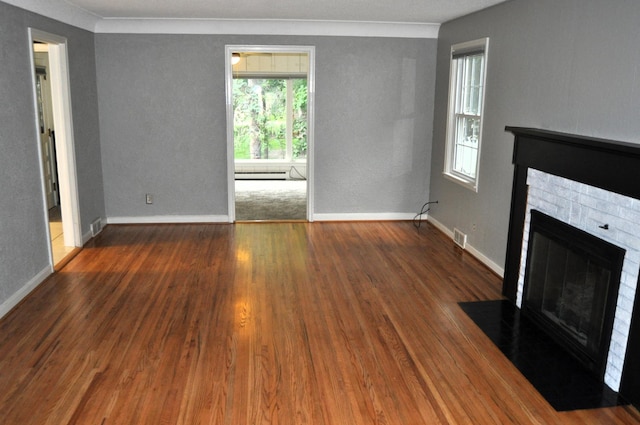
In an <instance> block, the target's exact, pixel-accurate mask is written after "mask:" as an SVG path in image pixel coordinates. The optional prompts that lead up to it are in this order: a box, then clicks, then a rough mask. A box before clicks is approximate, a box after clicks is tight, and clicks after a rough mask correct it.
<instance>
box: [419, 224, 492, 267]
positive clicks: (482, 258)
mask: <svg viewBox="0 0 640 425" xmlns="http://www.w3.org/2000/svg"><path fill="white" fill-rule="evenodd" d="M428 221H429V223H431V224H433V225H434V226H435V227H436V228H437V229H438V230H440V231H441V232H442V233H444V234H445V235H447V236H448V237H450V238H451V239H452V240H453V230H450V229H449V228H447V227H446V226H445V225H444V224H442V223H440V222H439V221H438V220H436V219H435V218H433V217H429V219H428ZM465 251H468V252H469V254H471V255H473V256H474V257H476V258H477V259H478V260H479V261H480V262H481V263H482V264H484V265H485V266H487V267H489V268H490V269H491V270H492V271H493V272H494V273H495V274H497V275H498V276H500V277H504V268H503V267H501V266H499V265H498V264H497V263H495V262H494V261H492V260H491V259H489V258H488V257H487V256H486V255H484V254H483V253H482V252H480V251H478V250H477V249H476V248H474V247H473V246H472V245H470V244H469V243H467V245H466V247H465Z"/></svg>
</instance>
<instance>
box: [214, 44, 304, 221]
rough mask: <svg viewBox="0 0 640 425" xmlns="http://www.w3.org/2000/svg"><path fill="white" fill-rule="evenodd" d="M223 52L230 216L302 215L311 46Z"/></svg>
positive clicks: (244, 218)
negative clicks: (224, 61)
mask: <svg viewBox="0 0 640 425" xmlns="http://www.w3.org/2000/svg"><path fill="white" fill-rule="evenodd" d="M226 54H227V68H228V69H227V113H228V116H227V122H228V127H229V130H228V138H229V144H228V146H229V151H230V158H229V181H230V185H229V194H230V196H229V205H230V208H229V210H230V211H229V212H230V214H229V216H230V221H236V220H241V221H264V220H267V221H271V220H310V217H311V214H310V212H311V208H310V205H311V203H310V200H311V199H312V197H311V196H310V194H311V192H312V185H311V181H312V179H311V177H312V173H311V168H312V167H311V153H312V149H311V146H312V136H313V131H312V130H313V118H312V117H313V48H312V47H296V46H227V50H226Z"/></svg>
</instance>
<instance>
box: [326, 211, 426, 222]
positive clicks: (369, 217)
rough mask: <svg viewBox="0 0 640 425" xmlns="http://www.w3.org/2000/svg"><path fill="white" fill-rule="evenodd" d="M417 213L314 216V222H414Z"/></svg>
mask: <svg viewBox="0 0 640 425" xmlns="http://www.w3.org/2000/svg"><path fill="white" fill-rule="evenodd" d="M415 216H416V215H415V213H344V214H340V213H338V214H331V213H329V214H314V215H313V221H401V220H413V218H414V217H415Z"/></svg>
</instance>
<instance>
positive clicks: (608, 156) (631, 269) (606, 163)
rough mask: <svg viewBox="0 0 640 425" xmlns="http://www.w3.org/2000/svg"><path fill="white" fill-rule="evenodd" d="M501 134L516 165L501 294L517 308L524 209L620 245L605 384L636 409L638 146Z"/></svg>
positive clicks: (542, 133)
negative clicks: (510, 143)
mask: <svg viewBox="0 0 640 425" xmlns="http://www.w3.org/2000/svg"><path fill="white" fill-rule="evenodd" d="M506 130H507V131H510V132H512V133H513V134H514V135H515V145H514V155H513V161H514V165H515V168H514V180H513V192H512V200H511V217H510V223H509V236H508V241H507V258H506V263H505V275H504V281H503V294H504V295H505V296H506V297H507V298H508V299H509V300H510V301H512V302H513V303H514V304H516V305H517V306H520V305H521V300H522V289H523V282H524V264H525V263H526V252H527V242H528V227H529V217H530V214H529V212H530V210H531V209H537V210H540V211H541V212H544V213H545V214H548V215H550V216H552V217H555V218H557V219H560V220H561V221H564V222H566V223H568V224H570V225H572V226H574V227H577V228H579V229H581V230H584V231H586V232H588V233H591V234H593V235H595V236H597V237H599V238H602V239H604V240H607V241H609V242H612V243H614V244H615V245H618V246H620V247H622V248H624V249H625V250H626V251H627V252H626V255H625V260H624V265H623V274H622V278H621V281H620V290H619V293H618V300H617V307H616V312H615V320H614V328H613V333H612V338H611V344H610V348H609V355H608V357H607V367H606V372H605V377H604V380H605V383H606V384H607V385H609V386H610V387H611V388H613V389H614V390H619V392H620V394H621V395H622V396H624V397H625V398H626V399H627V400H629V401H630V402H632V403H633V404H634V405H636V406H639V405H640V364H639V363H640V362H638V361H635V362H634V361H632V359H634V358H635V359H637V358H640V323H638V322H639V321H640V318H637V317H636V316H639V317H640V314H637V313H638V312H639V311H640V305H639V302H640V291H636V287H637V285H638V275H639V272H640V145H634V144H629V143H622V142H616V141H609V140H603V139H595V138H590V137H583V136H576V135H570V134H563V133H557V132H551V131H546V130H536V129H527V128H519V127H507V128H506ZM605 225H607V226H605ZM601 226H602V227H601ZM603 227H608V228H607V229H605V228H603ZM625 359H626V360H625ZM634 363H635V364H634Z"/></svg>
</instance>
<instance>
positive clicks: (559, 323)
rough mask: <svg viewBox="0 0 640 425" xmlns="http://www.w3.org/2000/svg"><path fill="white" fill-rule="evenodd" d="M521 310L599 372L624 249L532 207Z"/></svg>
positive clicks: (606, 344) (602, 367)
mask: <svg viewBox="0 0 640 425" xmlns="http://www.w3.org/2000/svg"><path fill="white" fill-rule="evenodd" d="M527 251H528V252H527V264H526V269H525V270H526V271H525V283H524V293H523V303H522V311H523V314H525V315H526V316H527V317H529V318H530V319H531V320H532V321H533V322H535V323H536V324H538V326H540V327H541V328H542V329H543V330H544V331H546V332H547V333H548V334H549V335H550V336H551V337H552V338H554V339H555V340H556V342H558V343H559V344H560V345H562V346H563V347H564V348H565V349H566V350H567V351H569V353H571V354H572V355H573V356H574V357H575V358H576V359H578V360H579V361H580V362H581V363H582V364H583V365H584V366H585V367H587V368H588V369H589V370H591V371H593V372H594V373H595V374H596V376H599V377H600V379H602V378H603V376H604V372H605V367H606V362H607V354H608V351H609V342H610V339H611V331H612V328H613V320H614V315H615V308H616V299H617V296H618V288H619V284H620V274H621V272H622V264H623V261H624V255H625V250H624V249H622V248H620V247H618V246H616V245H613V244H611V243H609V242H607V241H604V240H602V239H600V238H597V237H595V236H593V235H591V234H589V233H586V232H584V231H582V230H579V229H577V228H575V227H573V226H570V225H569V224H567V223H564V222H562V221H559V220H557V219H555V218H553V217H550V216H548V215H546V214H543V213H541V212H539V211H535V210H533V211H531V224H530V231H529V245H528V250H527Z"/></svg>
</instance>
